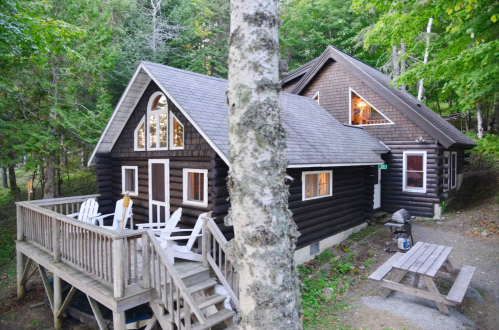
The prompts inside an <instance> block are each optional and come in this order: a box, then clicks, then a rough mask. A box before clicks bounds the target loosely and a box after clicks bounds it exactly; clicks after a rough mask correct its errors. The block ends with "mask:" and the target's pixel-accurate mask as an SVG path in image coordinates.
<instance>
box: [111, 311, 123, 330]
mask: <svg viewBox="0 0 499 330" xmlns="http://www.w3.org/2000/svg"><path fill="white" fill-rule="evenodd" d="M113 327H114V330H125V329H126V319H125V312H121V313H116V312H113Z"/></svg>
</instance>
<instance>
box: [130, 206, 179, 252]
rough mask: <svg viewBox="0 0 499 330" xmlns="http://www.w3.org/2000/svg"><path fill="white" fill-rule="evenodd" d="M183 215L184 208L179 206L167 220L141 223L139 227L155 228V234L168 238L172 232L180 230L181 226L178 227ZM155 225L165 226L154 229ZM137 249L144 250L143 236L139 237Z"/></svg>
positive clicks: (161, 237) (160, 238)
mask: <svg viewBox="0 0 499 330" xmlns="http://www.w3.org/2000/svg"><path fill="white" fill-rule="evenodd" d="M181 216H182V208H181V207H179V208H178V209H177V210H176V211H175V212H173V214H172V215H171V216H170V219H168V221H167V222H166V223H165V222H157V223H153V222H151V223H141V224H138V225H137V227H139V229H149V228H151V227H152V228H153V232H154V234H155V235H159V237H158V239H159V240H162V239H166V238H168V237H170V235H171V234H172V232H174V231H177V230H180V228H179V227H177V224H178V222H179V221H180V217H181ZM154 227H165V228H163V229H154ZM137 251H142V238H138V239H137Z"/></svg>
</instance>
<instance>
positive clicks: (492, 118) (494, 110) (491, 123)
mask: <svg viewBox="0 0 499 330" xmlns="http://www.w3.org/2000/svg"><path fill="white" fill-rule="evenodd" d="M498 107H499V105H498V100H497V98H496V96H494V104H493V105H492V113H491V114H490V120H489V122H488V124H489V127H488V129H487V131H488V132H489V133H490V134H494V133H495V122H496V119H497V112H498V111H497V108H498Z"/></svg>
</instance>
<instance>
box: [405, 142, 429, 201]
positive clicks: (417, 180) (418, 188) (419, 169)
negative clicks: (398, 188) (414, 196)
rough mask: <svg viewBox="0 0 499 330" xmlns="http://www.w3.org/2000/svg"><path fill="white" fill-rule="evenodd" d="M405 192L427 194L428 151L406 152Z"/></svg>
mask: <svg viewBox="0 0 499 330" xmlns="http://www.w3.org/2000/svg"><path fill="white" fill-rule="evenodd" d="M403 171H404V172H403V188H404V191H411V192H421V193H425V192H426V151H404V169H403Z"/></svg>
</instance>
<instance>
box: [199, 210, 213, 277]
mask: <svg viewBox="0 0 499 330" xmlns="http://www.w3.org/2000/svg"><path fill="white" fill-rule="evenodd" d="M210 241H211V240H210V230H209V229H208V219H203V244H202V251H201V253H202V255H203V267H204V268H208V267H209V263H208V253H209V252H208V251H209V250H210Z"/></svg>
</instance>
